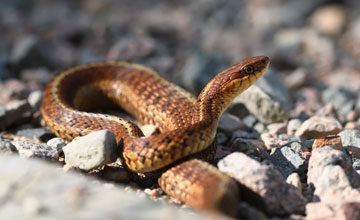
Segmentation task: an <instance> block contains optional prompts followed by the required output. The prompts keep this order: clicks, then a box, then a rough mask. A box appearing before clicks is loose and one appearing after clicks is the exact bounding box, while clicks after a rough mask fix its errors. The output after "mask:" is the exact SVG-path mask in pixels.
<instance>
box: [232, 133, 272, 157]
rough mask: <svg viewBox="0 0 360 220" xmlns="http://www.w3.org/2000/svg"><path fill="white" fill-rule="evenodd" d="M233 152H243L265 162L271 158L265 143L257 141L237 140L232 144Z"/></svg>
mask: <svg viewBox="0 0 360 220" xmlns="http://www.w3.org/2000/svg"><path fill="white" fill-rule="evenodd" d="M230 150H231V151H232V152H242V153H245V154H247V155H252V156H255V157H258V158H260V159H261V160H264V159H265V158H267V157H268V156H269V154H268V152H267V151H266V147H265V144H264V142H262V141H260V140H257V139H245V138H235V139H234V140H232V141H231V143H230Z"/></svg>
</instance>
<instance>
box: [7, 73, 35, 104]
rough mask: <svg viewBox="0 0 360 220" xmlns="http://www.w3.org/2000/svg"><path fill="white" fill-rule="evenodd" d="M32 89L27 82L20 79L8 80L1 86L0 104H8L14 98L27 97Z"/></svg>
mask: <svg viewBox="0 0 360 220" xmlns="http://www.w3.org/2000/svg"><path fill="white" fill-rule="evenodd" d="M29 93H30V91H29V88H28V87H27V86H26V84H25V83H24V82H22V81H20V80H18V79H9V80H6V81H5V82H4V83H3V84H2V86H1V87H0V104H2V105H6V104H7V103H8V102H10V101H13V100H22V99H26V98H27V97H28V95H29Z"/></svg>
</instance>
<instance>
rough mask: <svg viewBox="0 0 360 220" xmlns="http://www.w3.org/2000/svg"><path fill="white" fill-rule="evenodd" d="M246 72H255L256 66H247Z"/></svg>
mask: <svg viewBox="0 0 360 220" xmlns="http://www.w3.org/2000/svg"><path fill="white" fill-rule="evenodd" d="M243 70H244V72H245V73H247V74H251V73H254V67H253V66H245V67H244V68H243Z"/></svg>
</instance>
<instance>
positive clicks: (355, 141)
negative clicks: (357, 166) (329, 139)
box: [339, 130, 360, 159]
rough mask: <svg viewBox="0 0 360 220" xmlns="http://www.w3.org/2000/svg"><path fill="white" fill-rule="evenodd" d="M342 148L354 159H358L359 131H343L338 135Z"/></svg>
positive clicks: (359, 148)
mask: <svg viewBox="0 0 360 220" xmlns="http://www.w3.org/2000/svg"><path fill="white" fill-rule="evenodd" d="M339 136H340V137H341V143H342V145H343V146H344V148H345V149H346V150H347V151H348V152H349V153H350V154H351V155H352V156H354V157H355V158H358V159H360V152H359V151H360V130H344V131H342V132H340V133H339Z"/></svg>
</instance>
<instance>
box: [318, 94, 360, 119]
mask: <svg viewBox="0 0 360 220" xmlns="http://www.w3.org/2000/svg"><path fill="white" fill-rule="evenodd" d="M321 98H322V101H323V102H324V103H325V104H332V105H333V106H334V107H335V109H336V110H337V112H338V113H339V114H340V115H341V116H342V117H343V118H346V116H347V114H348V113H349V112H350V111H351V110H352V109H354V107H355V103H356V102H355V101H356V99H355V98H356V97H355V96H354V95H353V94H352V93H351V92H349V91H347V90H345V89H335V88H329V89H326V90H324V91H323V92H322V94H321Z"/></svg>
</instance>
